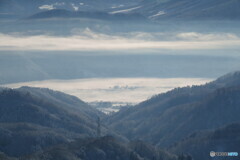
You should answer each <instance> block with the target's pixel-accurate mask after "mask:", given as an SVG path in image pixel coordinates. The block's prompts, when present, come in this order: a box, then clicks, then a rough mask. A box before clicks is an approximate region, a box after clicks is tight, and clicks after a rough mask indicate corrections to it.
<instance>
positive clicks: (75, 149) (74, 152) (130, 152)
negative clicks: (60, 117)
mask: <svg viewBox="0 0 240 160" xmlns="http://www.w3.org/2000/svg"><path fill="white" fill-rule="evenodd" d="M43 158H44V159H46V160H56V159H58V160H63V159H64V160H82V159H84V160H96V159H97V160H153V159H154V160H177V157H176V156H175V155H173V154H170V153H167V152H165V151H162V150H160V149H158V148H155V147H153V146H151V145H147V144H145V143H143V142H140V141H138V142H130V143H122V142H120V141H118V140H116V139H114V138H113V137H111V136H105V137H101V138H89V139H79V140H77V141H75V142H71V143H67V144H62V145H58V146H56V147H52V148H49V149H47V150H45V151H43V152H38V153H35V154H33V155H30V156H27V157H24V160H42V159H43Z"/></svg>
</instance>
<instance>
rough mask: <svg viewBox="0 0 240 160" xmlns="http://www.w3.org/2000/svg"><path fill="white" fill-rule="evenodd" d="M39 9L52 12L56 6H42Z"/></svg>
mask: <svg viewBox="0 0 240 160" xmlns="http://www.w3.org/2000/svg"><path fill="white" fill-rule="evenodd" d="M38 8H39V9H41V10H52V9H56V8H55V7H54V6H53V4H52V5H47V4H46V5H42V6H40V7H38Z"/></svg>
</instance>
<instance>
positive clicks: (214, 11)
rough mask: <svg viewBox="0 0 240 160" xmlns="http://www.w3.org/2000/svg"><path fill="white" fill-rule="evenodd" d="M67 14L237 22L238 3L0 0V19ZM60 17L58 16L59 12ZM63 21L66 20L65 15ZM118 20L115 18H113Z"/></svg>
mask: <svg viewBox="0 0 240 160" xmlns="http://www.w3.org/2000/svg"><path fill="white" fill-rule="evenodd" d="M53 9H66V10H69V11H81V12H82V11H84V12H105V14H107V13H110V12H111V13H128V14H141V15H142V16H145V17H148V18H149V19H152V20H170V19H184V20H196V19H197V20H206V19H207V20H223V19H228V20H239V18H240V2H239V0H227V1H226V0H181V1H179V0H131V1H126V0H121V1H117V0H103V1H97V0H91V1H87V0H81V1H77V0H70V1H64V0H63V1H58V0H50V1H47V0H43V1H33V0H21V1H19V0H11V1H9V0H1V1H0V17H12V16H13V15H15V16H17V17H23V16H25V17H26V16H30V15H32V14H36V13H38V12H41V11H46V10H53ZM59 14H60V13H59ZM65 18H67V17H66V16H65ZM116 18H117V17H116Z"/></svg>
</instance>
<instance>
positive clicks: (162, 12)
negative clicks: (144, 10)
mask: <svg viewBox="0 0 240 160" xmlns="http://www.w3.org/2000/svg"><path fill="white" fill-rule="evenodd" d="M164 14H166V13H165V12H164V11H159V12H158V13H157V14H154V15H152V16H149V18H155V17H158V16H161V15H164Z"/></svg>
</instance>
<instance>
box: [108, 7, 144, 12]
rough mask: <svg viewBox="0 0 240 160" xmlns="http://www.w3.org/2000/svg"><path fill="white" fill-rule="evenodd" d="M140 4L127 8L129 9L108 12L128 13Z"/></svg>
mask: <svg viewBox="0 0 240 160" xmlns="http://www.w3.org/2000/svg"><path fill="white" fill-rule="evenodd" d="M141 7H142V6H138V7H134V8H129V9H123V10H118V11H113V12H110V14H116V13H128V12H131V11H133V10H136V9H138V8H141Z"/></svg>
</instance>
